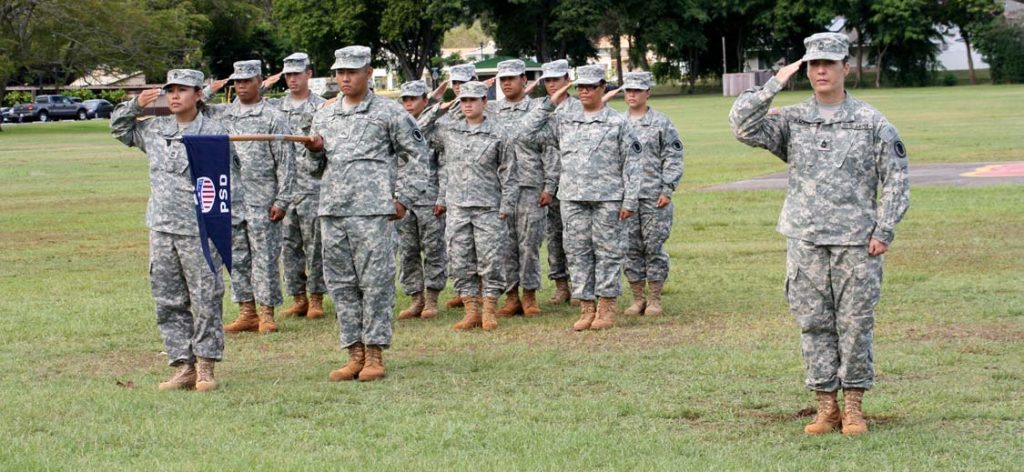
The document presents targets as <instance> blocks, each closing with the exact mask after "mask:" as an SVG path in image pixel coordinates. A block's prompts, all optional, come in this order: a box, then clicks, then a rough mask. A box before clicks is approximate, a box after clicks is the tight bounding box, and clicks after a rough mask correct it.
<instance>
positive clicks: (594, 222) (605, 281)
mask: <svg viewBox="0 0 1024 472" xmlns="http://www.w3.org/2000/svg"><path fill="white" fill-rule="evenodd" d="M621 208H622V202H618V201H614V202H570V201H565V200H563V201H562V220H563V221H564V222H565V232H564V234H565V240H564V242H565V254H566V256H568V259H569V273H570V274H572V282H573V286H572V297H573V298H575V299H578V300H594V299H595V297H618V296H619V295H621V294H622V275H621V274H622V258H623V254H624V253H625V252H626V233H625V231H624V227H623V222H622V221H619V209H621Z"/></svg>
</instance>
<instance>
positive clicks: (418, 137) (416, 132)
mask: <svg viewBox="0 0 1024 472" xmlns="http://www.w3.org/2000/svg"><path fill="white" fill-rule="evenodd" d="M412 139H414V140H415V141H416V142H418V143H422V142H423V133H422V132H420V129H419V128H413V129H412Z"/></svg>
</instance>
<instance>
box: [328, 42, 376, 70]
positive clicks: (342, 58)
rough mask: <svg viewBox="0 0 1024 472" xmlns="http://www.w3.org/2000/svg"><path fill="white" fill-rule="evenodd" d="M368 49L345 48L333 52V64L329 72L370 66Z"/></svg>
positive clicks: (361, 47) (362, 47)
mask: <svg viewBox="0 0 1024 472" xmlns="http://www.w3.org/2000/svg"><path fill="white" fill-rule="evenodd" d="M370 56H371V52H370V48H368V47H366V46H345V47H343V48H341V49H338V50H336V51H334V64H333V65H332V66H331V70H336V69H362V68H363V67H366V66H368V65H370Z"/></svg>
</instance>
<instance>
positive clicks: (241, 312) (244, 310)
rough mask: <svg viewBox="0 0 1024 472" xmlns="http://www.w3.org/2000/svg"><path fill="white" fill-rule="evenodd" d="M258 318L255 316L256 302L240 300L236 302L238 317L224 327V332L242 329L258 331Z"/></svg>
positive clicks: (236, 331) (237, 331)
mask: <svg viewBox="0 0 1024 472" xmlns="http://www.w3.org/2000/svg"><path fill="white" fill-rule="evenodd" d="M259 329H260V319H259V318H258V317H257V316H256V302H242V303H239V304H238V318H235V321H234V322H233V323H231V324H229V325H227V326H225V327H224V332H225V333H241V332H243V331H258V330H259Z"/></svg>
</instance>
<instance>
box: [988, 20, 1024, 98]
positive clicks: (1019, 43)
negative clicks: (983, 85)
mask: <svg viewBox="0 0 1024 472" xmlns="http://www.w3.org/2000/svg"><path fill="white" fill-rule="evenodd" d="M977 46H978V50H979V51H981V54H982V56H983V57H984V58H985V61H987V62H988V64H989V66H990V67H991V68H992V69H991V71H992V82H993V83H997V84H998V83H1020V82H1024V25H1022V24H1020V23H1016V24H1015V23H1013V22H1011V21H1008V20H1007V19H1006V18H1005V17H1001V16H1000V17H998V18H995V19H993V20H992V21H991V23H990V24H989V25H988V26H986V27H984V28H981V29H980V30H979V31H978V33H977Z"/></svg>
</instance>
